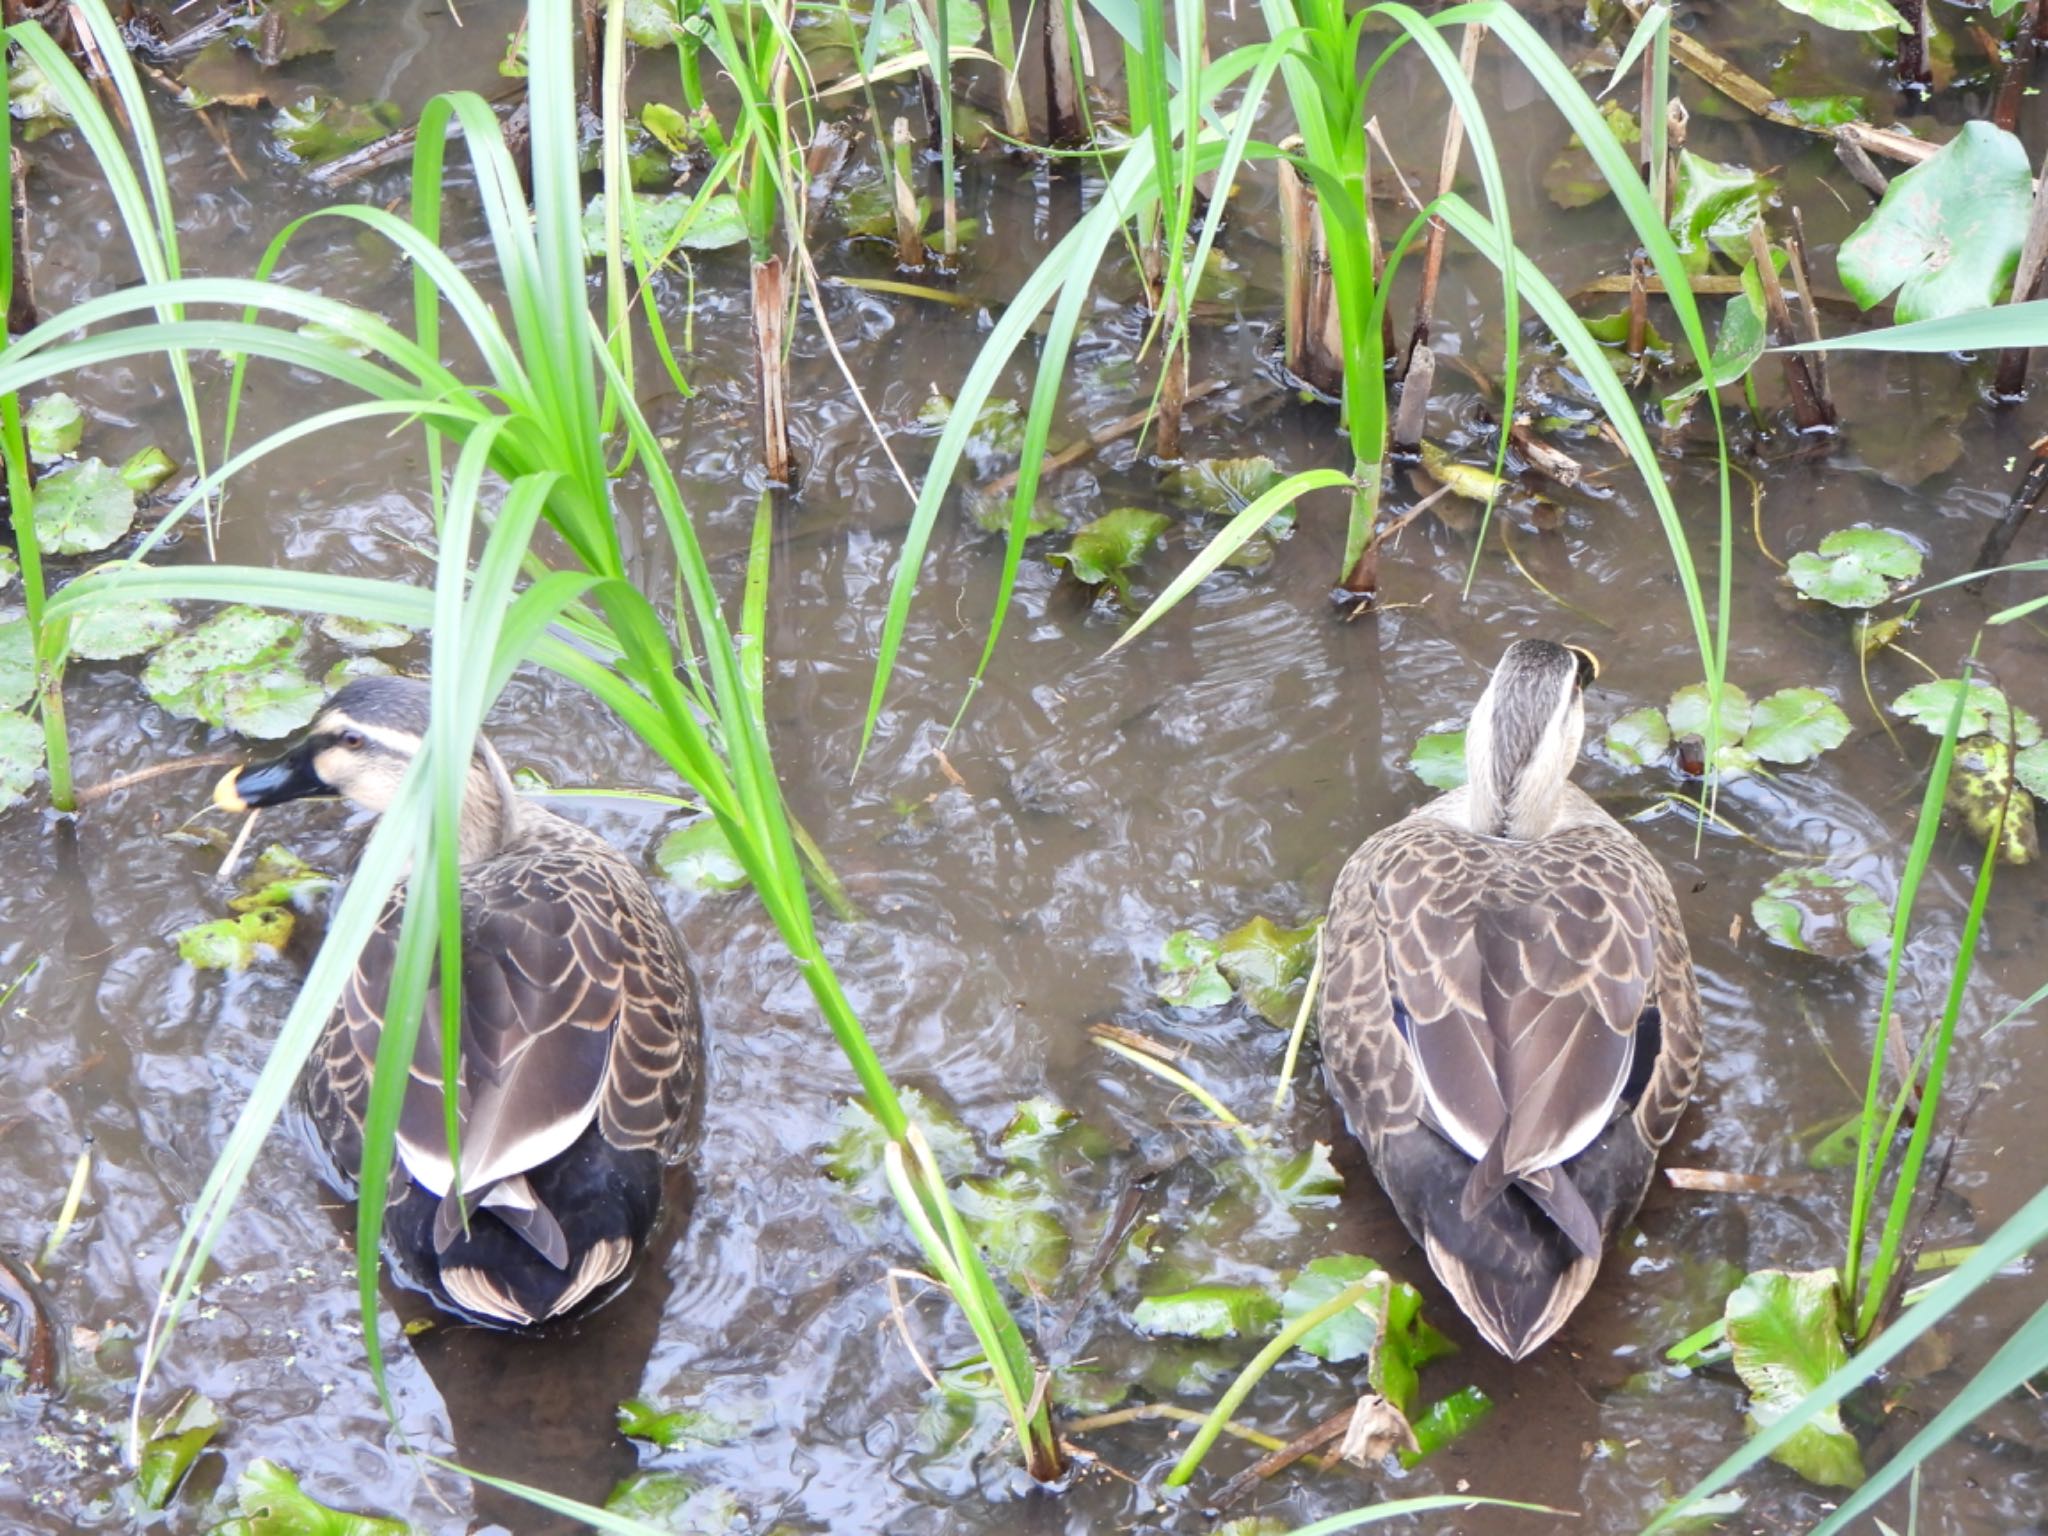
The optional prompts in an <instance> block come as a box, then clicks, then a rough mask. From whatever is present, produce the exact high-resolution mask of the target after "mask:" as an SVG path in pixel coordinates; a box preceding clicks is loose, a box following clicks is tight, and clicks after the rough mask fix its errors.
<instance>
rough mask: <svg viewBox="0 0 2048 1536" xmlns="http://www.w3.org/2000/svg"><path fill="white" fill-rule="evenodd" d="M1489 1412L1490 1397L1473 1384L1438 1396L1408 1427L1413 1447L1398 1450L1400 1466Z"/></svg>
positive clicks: (1442, 1443)
mask: <svg viewBox="0 0 2048 1536" xmlns="http://www.w3.org/2000/svg"><path fill="white" fill-rule="evenodd" d="M1491 1412H1493V1399H1492V1398H1490V1397H1488V1396H1487V1395H1486V1394H1485V1393H1484V1392H1482V1391H1480V1390H1479V1388H1477V1387H1460V1388H1459V1389H1458V1390H1457V1391H1455V1392H1453V1393H1452V1394H1451V1395H1450V1396H1449V1397H1444V1398H1439V1399H1437V1401H1435V1402H1433V1403H1431V1404H1430V1405H1429V1407H1428V1409H1427V1410H1425V1411H1424V1412H1423V1413H1422V1415H1421V1416H1420V1417H1419V1418H1417V1419H1416V1420H1415V1421H1414V1423H1413V1424H1412V1425H1410V1426H1409V1427H1410V1428H1411V1429H1413V1430H1414V1432H1415V1449H1414V1450H1412V1451H1405V1450H1404V1451H1398V1452H1396V1453H1395V1454H1396V1455H1397V1456H1398V1457H1399V1458H1400V1462H1401V1465H1402V1466H1404V1467H1412V1466H1414V1465H1415V1464H1416V1463H1417V1462H1419V1461H1421V1460H1422V1459H1423V1458H1424V1457H1425V1456H1429V1455H1432V1454H1434V1453H1435V1452H1437V1451H1440V1450H1442V1449H1443V1448H1444V1447H1445V1446H1447V1445H1449V1444H1450V1443H1451V1442H1452V1441H1453V1440H1455V1439H1457V1438H1458V1437H1459V1436H1460V1435H1462V1434H1464V1433H1465V1432H1466V1431H1467V1430H1468V1429H1470V1428H1472V1426H1473V1425H1475V1424H1477V1423H1478V1422H1479V1421H1480V1420H1481V1419H1483V1418H1485V1417H1486V1416H1487V1415H1488V1414H1489V1413H1491Z"/></svg>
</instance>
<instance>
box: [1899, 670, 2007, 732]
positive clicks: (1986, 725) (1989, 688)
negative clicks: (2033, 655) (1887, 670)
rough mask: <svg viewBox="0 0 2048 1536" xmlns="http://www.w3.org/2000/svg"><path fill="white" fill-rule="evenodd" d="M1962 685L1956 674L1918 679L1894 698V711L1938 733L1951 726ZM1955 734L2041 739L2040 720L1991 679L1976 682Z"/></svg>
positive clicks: (1967, 698)
mask: <svg viewBox="0 0 2048 1536" xmlns="http://www.w3.org/2000/svg"><path fill="white" fill-rule="evenodd" d="M1963 686H1964V684H1963V682H1962V679H1960V678H1953V677H1950V678H1943V679H1941V680H1940V681H1939V682H1932V683H1918V684H1916V685H1914V686H1913V687H1911V688H1908V689H1907V690H1906V691H1905V692H1904V693H1902V694H1900V695H1899V696H1898V697H1897V698H1896V699H1893V700H1892V713H1893V714H1895V715H1899V716H1902V717H1904V718H1905V719H1907V720H1910V721H1912V722H1913V723H1914V724H1915V725H1917V726H1919V727H1921V728H1922V729H1923V730H1928V731H1932V732H1933V733H1934V734H1935V735H1937V736H1939V735H1941V734H1942V733H1943V732H1944V731H1946V730H1947V729H1948V717H1949V714H1950V712H1951V711H1952V710H1953V709H1954V708H1955V702H1956V690H1957V689H1958V688H1961V687H1963ZM1956 735H1957V736H1959V737H1960V736H1991V737H1995V738H1996V739H1997V740H1999V741H2009V742H2011V743H2012V745H2014V746H2016V747H2031V746H2032V745H2034V743H2035V742H2037V741H2039V740H2040V739H2041V722H2040V721H2038V720H2036V719H2035V718H2034V717H2033V716H2032V715H2030V714H2028V713H2027V712H2026V711H2025V710H2024V709H2020V708H2018V707H2016V706H2014V705H2012V704H2011V703H2010V702H2009V701H2008V700H2007V699H2006V696H2005V693H2004V692H2003V690H2001V689H1999V688H1997V687H1994V686H1993V685H1992V684H1990V683H1976V682H1973V683H1971V684H1969V692H1968V695H1967V696H1966V698H1965V699H1964V702H1963V718H1962V724H1961V725H1960V726H1959V727H1958V728H1957V730H1956Z"/></svg>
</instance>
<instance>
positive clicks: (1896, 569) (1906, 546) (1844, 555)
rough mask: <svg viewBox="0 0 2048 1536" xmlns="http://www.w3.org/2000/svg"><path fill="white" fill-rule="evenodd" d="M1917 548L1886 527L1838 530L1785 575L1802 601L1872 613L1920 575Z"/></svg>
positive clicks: (1803, 555) (1795, 558)
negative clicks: (1810, 600) (1807, 599)
mask: <svg viewBox="0 0 2048 1536" xmlns="http://www.w3.org/2000/svg"><path fill="white" fill-rule="evenodd" d="M1920 564H1921V556H1920V550H1919V548H1918V547H1917V546H1916V545H1914V544H1912V543H1911V542H1909V541H1908V540H1907V538H1906V536H1905V535H1904V534H1901V533H1893V532H1892V531H1891V530H1890V529H1889V528H1864V527H1857V528H1839V529H1837V530H1836V531H1835V532H1833V533H1831V534H1829V535H1828V536H1827V537H1826V538H1824V539H1822V540H1821V541H1820V548H1819V549H1818V550H1817V551H1805V550H1802V551H1801V552H1800V553H1799V554H1796V555H1794V556H1793V557H1792V563H1791V565H1790V566H1789V567H1788V568H1787V570H1786V575H1787V576H1789V577H1790V578H1791V582H1792V585H1793V586H1795V587H1797V588H1798V589H1799V592H1800V594H1801V595H1802V596H1805V597H1813V598H1818V599H1820V601H1822V602H1824V603H1832V604H1834V606H1835V607H1837V608H1875V607H1876V606H1877V605H1878V604H1879V603H1882V602H1885V601H1887V600H1888V599H1889V598H1891V597H1892V596H1893V595H1894V594H1895V593H1896V592H1897V591H1898V590H1899V588H1900V587H1901V586H1903V585H1905V584H1906V583H1908V582H1911V581H1913V580H1914V579H1915V578H1917V577H1918V576H1919V574H1920Z"/></svg>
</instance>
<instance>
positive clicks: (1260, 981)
mask: <svg viewBox="0 0 2048 1536" xmlns="http://www.w3.org/2000/svg"><path fill="white" fill-rule="evenodd" d="M1320 926H1321V924H1320V923H1304V924H1303V925H1302V926H1301V927H1299V928H1282V927H1280V926H1278V925H1277V924H1276V923H1274V922H1273V921H1272V920H1271V919H1270V918H1266V917H1255V918H1253V919H1252V920H1251V921H1250V922H1248V923H1246V924H1245V925H1244V926H1243V927H1241V928H1235V929H1233V930H1231V931H1230V932H1229V933H1226V934H1225V935H1224V936H1223V939H1222V941H1221V942H1220V943H1219V944H1218V945H1217V946H1216V967H1217V969H1218V970H1220V971H1221V972H1222V973H1223V974H1224V975H1225V976H1227V977H1228V978H1229V979H1230V984H1231V985H1232V986H1234V987H1235V988H1236V989H1237V993H1238V996H1240V997H1242V998H1243V999H1244V1000H1245V1001H1246V1002H1247V1003H1249V1004H1251V1006H1252V1010H1253V1011H1254V1012H1255V1013H1257V1014H1258V1015H1259V1016H1260V1017H1261V1018H1263V1019H1264V1020H1265V1021H1266V1022H1267V1023H1269V1024H1277V1025H1279V1026H1280V1027H1282V1028H1283V1029H1284V1028H1287V1027H1289V1026H1291V1025H1292V1024H1293V1023H1294V1014H1295V1011H1296V1009H1297V1007H1298V1006H1299V1004H1300V1001H1301V989H1302V988H1303V987H1304V986H1305V985H1307V982H1308V973H1309V971H1310V969H1311V968H1312V967H1313V966H1314V964H1315V953H1316V930H1317V929H1318V928H1319V927H1320Z"/></svg>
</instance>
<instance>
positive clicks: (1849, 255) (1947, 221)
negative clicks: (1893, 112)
mask: <svg viewBox="0 0 2048 1536" xmlns="http://www.w3.org/2000/svg"><path fill="white" fill-rule="evenodd" d="M2032 200H2033V179H2032V174H2031V172H2030V170H2029V168H2028V165H2027V152H2026V150H2025V149H2024V148H2023V147H2022V146H2021V144H2020V141H2019V140H2018V139H2016V138H2015V137H2013V135H2011V134H2010V133H2007V132H2006V131H2005V130H2004V129H2003V128H1999V127H1996V126H1994V125H1993V124H1991V123H1987V122H1978V121H1971V122H1966V123H1964V124H1963V126H1962V128H1961V130H1960V131H1959V132H1958V133H1957V134H1956V136H1955V137H1954V138H1953V139H1951V140H1949V142H1948V143H1946V144H1944V145H1943V146H1942V147H1941V148H1940V149H1939V150H1937V151H1936V152H1935V153H1934V156H1933V157H1932V158H1931V159H1929V160H1927V161H1924V162H1923V163H1921V164H1919V165H1916V166H1914V167H1913V168H1912V169H1911V170H1909V171H1907V172H1905V173H1904V174H1903V175H1901V176H1898V177H1896V178H1895V179H1894V180H1893V181H1892V184H1891V186H1890V188H1889V189H1888V190H1887V191H1886V192H1885V195H1884V199H1883V201H1882V202H1880V203H1879V204H1878V205H1877V207H1876V208H1875V209H1873V210H1872V212H1871V214H1870V217H1869V218H1867V219H1865V220H1864V221H1863V224H1862V226H1861V227H1860V228H1858V229H1857V231H1856V232H1855V233H1854V234H1852V235H1851V236H1849V238H1848V239H1846V240H1844V241H1843V242H1842V247H1841V250H1840V251H1839V252H1838V253H1837V256H1836V267H1837V270H1839V271H1840V273H1841V276H1842V286H1843V287H1845V288H1847V289H1848V290H1849V292H1850V294H1851V295H1852V296H1853V297H1854V298H1855V300H1856V302H1857V303H1858V304H1859V305H1861V306H1862V307H1863V308H1865V309H1869V308H1871V307H1872V306H1873V305H1876V304H1880V303H1882V302H1883V301H1884V299H1885V297H1886V296H1887V295H1888V294H1890V293H1891V292H1892V291H1893V290H1894V289H1896V290H1897V291H1898V303H1897V305H1896V307H1895V310H1894V313H1895V314H1896V316H1897V318H1898V321H1899V323H1900V324H1901V325H1904V324H1907V323H1910V322H1911V321H1914V320H1937V319H1940V318H1942V317H1943V316H1945V315H1959V314H1963V313H1966V312H1967V311H1969V310H1973V309H1988V308H1989V307H1990V306H1992V305H1993V304H1996V303H1998V302H1999V300H2001V299H2003V298H2004V297H2005V294H2006V290H2007V288H2008V287H2010V285H2011V283H2012V274H2013V268H2014V267H2016V266H2017V265H2018V264H2019V257H2020V246H2021V244H2022V243H2023V242H2024V241H2025V239H2026V233H2027V211H2028V208H2029V206H2030V205H2031V203H2032Z"/></svg>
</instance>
